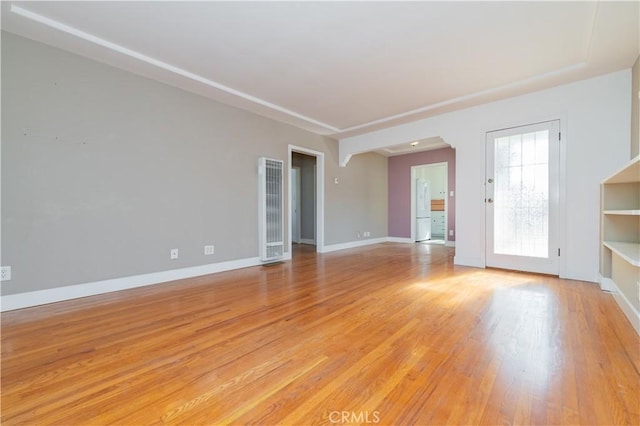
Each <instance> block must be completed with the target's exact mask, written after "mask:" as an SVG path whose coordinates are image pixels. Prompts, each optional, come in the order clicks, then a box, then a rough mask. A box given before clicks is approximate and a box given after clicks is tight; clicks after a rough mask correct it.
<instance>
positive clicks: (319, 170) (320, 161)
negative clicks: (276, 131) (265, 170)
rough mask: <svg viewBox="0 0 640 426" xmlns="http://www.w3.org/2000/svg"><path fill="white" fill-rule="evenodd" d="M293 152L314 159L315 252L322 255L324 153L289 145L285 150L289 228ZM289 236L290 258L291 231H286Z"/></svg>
mask: <svg viewBox="0 0 640 426" xmlns="http://www.w3.org/2000/svg"><path fill="white" fill-rule="evenodd" d="M294 152H298V153H300V154H306V155H311V156H312V157H316V252H318V253H324V152H320V151H315V150H313V149H309V148H304V147H301V146H296V145H291V144H289V146H288V148H287V154H288V155H287V157H288V159H289V161H288V162H287V169H288V176H289V181H288V187H289V188H288V190H287V192H288V200H289V201H288V203H289V204H288V205H289V208H288V210H289V226H287V228H290V227H291V216H292V209H291V204H292V203H291V201H292V198H293V197H292V195H291V160H292V156H293V153H294ZM288 234H289V238H288V240H289V256H291V249H292V247H291V230H290V229H289V230H288Z"/></svg>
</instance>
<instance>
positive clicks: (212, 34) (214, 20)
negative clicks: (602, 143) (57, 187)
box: [2, 1, 640, 138]
mask: <svg viewBox="0 0 640 426" xmlns="http://www.w3.org/2000/svg"><path fill="white" fill-rule="evenodd" d="M639 16H640V3H639V2H635V1H634V2H615V3H614V2H600V3H599V2H566V3H565V2H3V3H2V29H3V30H6V31H9V32H12V33H16V34H19V35H22V36H25V37H28V38H31V39H34V40H38V41H41V42H44V43H47V44H50V45H53V46H57V47H60V48H63V49H66V50H70V51H72V52H76V53H79V54H81V55H84V56H88V57H91V58H93V59H96V60H99V61H102V62H105V63H108V64H111V65H114V66H117V67H119V68H123V69H126V70H129V71H132V72H135V73H137V74H141V75H145V76H148V77H150V78H154V79H156V80H159V81H162V82H165V83H168V84H172V85H174V86H178V87H181V88H184V89H187V90H190V91H193V92H196V93H199V94H201V95H203V96H207V97H210V98H212V99H216V100H218V101H221V102H224V103H227V104H230V105H234V106H237V107H241V108H244V109H246V110H249V111H253V112H256V113H258V114H261V115H264V116H268V117H271V118H274V119H277V120H280V121H284V122H287V123H291V124H293V125H296V126H298V127H302V128H305V129H308V130H310V131H313V132H316V133H319V134H325V135H332V136H334V137H336V138H341V137H346V136H352V135H355V134H361V133H366V132H369V131H372V130H376V129H379V128H383V127H388V126H391V125H396V124H399V123H403V122H407V121H412V120H417V119H420V118H424V117H427V116H430V115H435V114H439V113H443V112H447V111H451V110H455V109H460V108H465V107H469V106H472V105H476V104H480V103H484V102H488V101H492V100H497V99H502V98H506V97H510V96H514V95H518V94H522V93H527V92H531V91H534V90H540V89H543V88H548V87H552V86H556V85H559V84H564V83H568V82H571V81H576V80H581V79H585V78H589V77H593V76H596V75H600V74H604V73H609V72H613V71H617V70H621V69H626V68H630V67H631V66H632V65H633V63H634V61H635V59H636V58H637V56H638V54H639V46H640V32H639Z"/></svg>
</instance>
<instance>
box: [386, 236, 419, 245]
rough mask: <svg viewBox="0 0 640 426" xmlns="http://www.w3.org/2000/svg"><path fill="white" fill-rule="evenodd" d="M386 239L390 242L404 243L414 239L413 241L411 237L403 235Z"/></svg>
mask: <svg viewBox="0 0 640 426" xmlns="http://www.w3.org/2000/svg"><path fill="white" fill-rule="evenodd" d="M387 241H388V242H390V243H405V244H413V243H415V241H413V240H412V239H411V238H403V237H387Z"/></svg>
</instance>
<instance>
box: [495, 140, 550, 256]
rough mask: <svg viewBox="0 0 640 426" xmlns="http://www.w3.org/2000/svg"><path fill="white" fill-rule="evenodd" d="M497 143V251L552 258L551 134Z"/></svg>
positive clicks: (499, 252) (497, 141)
mask: <svg viewBox="0 0 640 426" xmlns="http://www.w3.org/2000/svg"><path fill="white" fill-rule="evenodd" d="M494 143H495V150H494V152H495V158H494V161H495V175H494V176H495V186H494V188H495V191H494V215H495V216H494V228H493V229H494V235H493V237H494V252H495V253H496V254H507V255H515V256H530V257H541V258H548V257H549V131H548V130H544V131H539V132H533V133H525V134H520V135H513V136H508V137H503V138H496V139H495V141H494Z"/></svg>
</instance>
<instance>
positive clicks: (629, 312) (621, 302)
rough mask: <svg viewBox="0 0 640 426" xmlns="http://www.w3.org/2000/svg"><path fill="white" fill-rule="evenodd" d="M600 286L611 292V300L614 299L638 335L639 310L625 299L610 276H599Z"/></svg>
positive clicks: (639, 328)
mask: <svg viewBox="0 0 640 426" xmlns="http://www.w3.org/2000/svg"><path fill="white" fill-rule="evenodd" d="M600 288H601V289H602V290H605V291H609V292H611V295H612V296H613V300H615V301H616V303H617V304H618V306H620V309H621V310H622V312H623V313H624V315H625V316H626V317H627V319H628V320H629V322H630V323H631V325H632V326H633V328H634V329H635V330H636V333H638V334H639V335H640V312H638V311H636V308H634V306H633V305H632V304H631V302H630V301H629V299H627V296H625V295H624V293H623V292H621V291H620V289H619V288H618V286H617V285H616V283H615V281H613V280H612V279H610V278H605V277H603V276H600Z"/></svg>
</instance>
